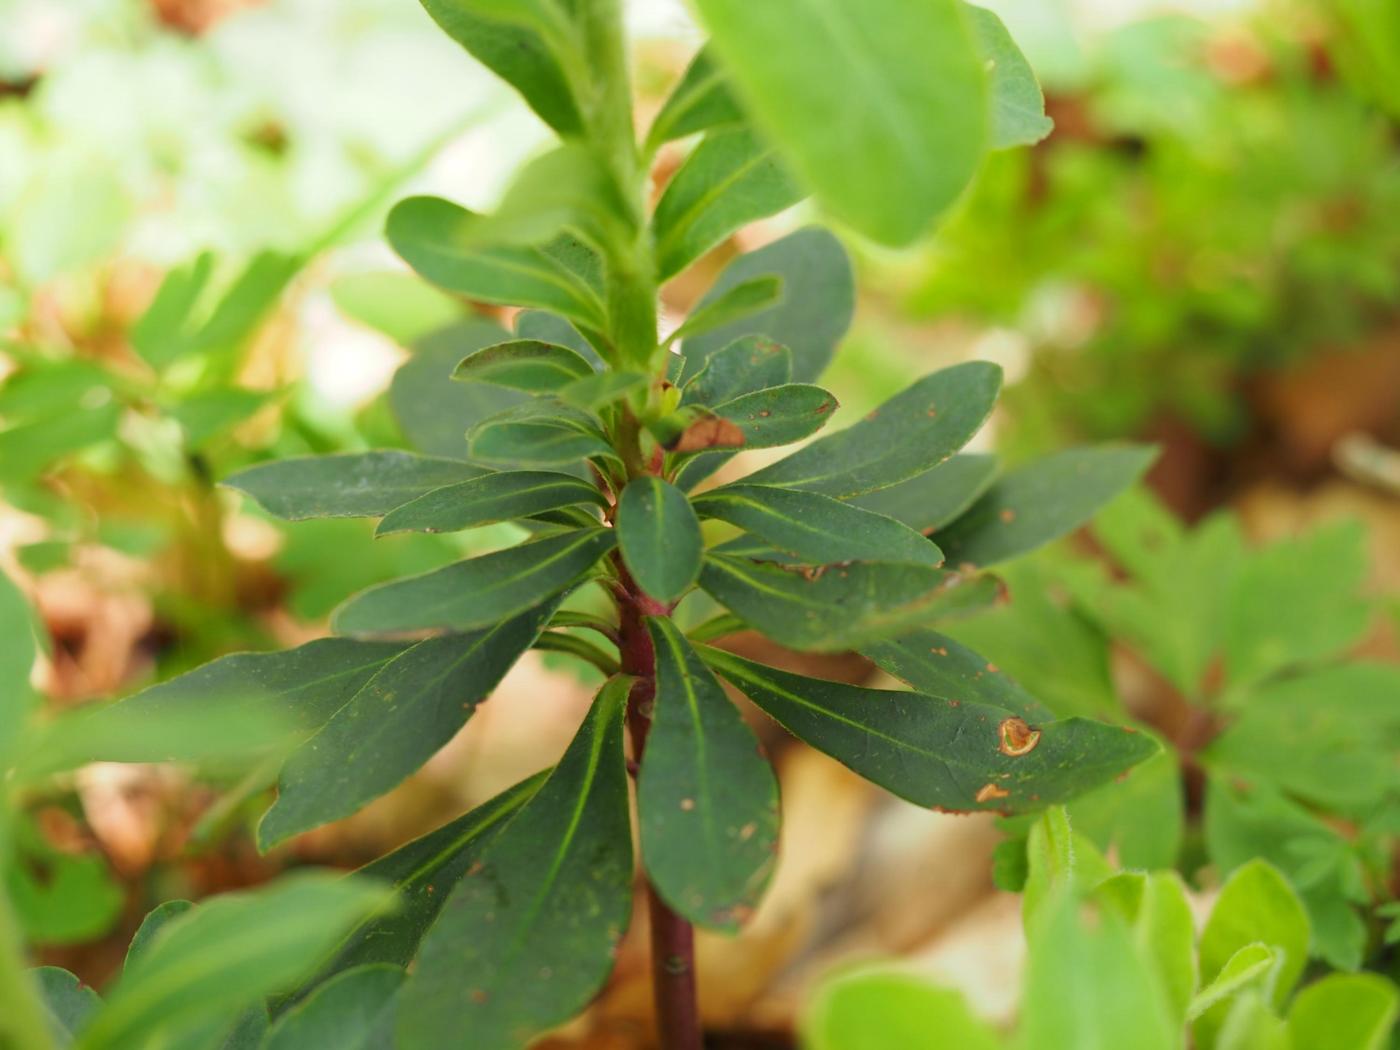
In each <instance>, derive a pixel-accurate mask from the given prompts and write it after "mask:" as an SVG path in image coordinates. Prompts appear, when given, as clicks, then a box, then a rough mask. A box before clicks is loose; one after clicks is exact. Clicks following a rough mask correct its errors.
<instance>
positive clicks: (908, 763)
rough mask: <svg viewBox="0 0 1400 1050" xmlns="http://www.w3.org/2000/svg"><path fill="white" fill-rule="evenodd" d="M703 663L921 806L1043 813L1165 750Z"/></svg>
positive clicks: (719, 656) (903, 696)
mask: <svg viewBox="0 0 1400 1050" xmlns="http://www.w3.org/2000/svg"><path fill="white" fill-rule="evenodd" d="M700 654H701V656H702V657H703V658H704V660H705V662H706V663H708V664H709V665H710V666H711V667H713V668H714V669H715V670H716V671H718V672H719V673H720V674H721V675H722V676H723V677H725V678H727V679H728V680H729V681H730V682H732V683H733V684H734V685H735V687H736V688H738V689H739V690H740V691H741V692H742V693H744V695H745V696H747V697H748V698H749V699H750V700H752V701H753V702H754V703H755V704H757V705H758V706H759V707H761V708H762V709H763V710H764V711H765V712H767V713H768V714H769V715H771V716H772V717H773V718H774V719H776V720H777V721H778V722H781V723H782V724H783V726H785V727H786V728H787V729H788V730H789V731H790V732H792V733H793V734H794V735H795V736H798V737H800V738H801V739H803V740H805V741H807V743H809V744H811V745H812V746H813V747H815V748H817V749H818V750H819V751H824V752H826V753H827V754H828V755H831V756H832V757H833V758H835V759H836V760H837V761H839V762H842V763H843V764H845V765H847V766H850V768H851V769H853V770H855V771H856V772H857V773H859V774H860V775H861V776H863V777H865V778H866V779H868V780H871V781H873V782H874V783H876V784H879V785H880V786H881V787H883V788H885V789H886V790H887V791H890V792H892V793H893V794H896V795H898V796H900V797H901V798H904V799H908V800H909V801H910V802H914V803H917V804H918V805H921V806H933V807H937V808H939V809H947V810H955V811H959V812H962V811H968V810H998V811H1003V812H1008V813H1012V812H1024V811H1027V810H1036V809H1040V808H1043V807H1044V806H1048V805H1052V804H1054V803H1056V802H1061V801H1064V800H1066V799H1069V798H1073V797H1074V796H1075V795H1078V794H1080V793H1082V792H1083V791H1085V790H1087V789H1088V788H1090V787H1094V786H1096V785H1098V784H1102V783H1105V782H1106V781H1108V780H1111V779H1112V778H1113V777H1115V776H1117V775H1118V774H1119V773H1122V772H1123V771H1124V770H1125V769H1128V768H1130V767H1132V766H1133V765H1135V764H1136V763H1138V762H1140V761H1142V760H1143V759H1144V758H1147V757H1148V756H1149V755H1151V754H1152V753H1153V752H1155V751H1156V749H1157V745H1156V744H1154V743H1153V742H1152V740H1151V739H1150V738H1148V737H1146V736H1144V735H1142V734H1140V733H1133V732H1130V731H1127V730H1124V729H1120V728H1117V727H1114V726H1106V725H1102V724H1100V723H1098V722H1091V721H1088V720H1087V719H1081V718H1068V719H1063V720H1061V721H1058V722H1047V723H1043V724H1037V725H1031V724H1028V723H1027V722H1026V721H1024V720H1023V719H1021V718H1020V717H1019V716H1016V715H1013V714H1012V713H1011V712H1009V711H1007V710H1005V709H1004V708H998V707H991V706H988V705H986V704H979V703H972V702H961V703H959V702H957V701H953V700H941V699H939V698H937V697H932V696H924V695H922V694H920V693H905V692H896V691H891V690H885V689H866V688H863V687H861V686H853V685H845V684H843V683H840V682H827V681H823V680H821V679H816V678H805V677H803V676H802V675H796V674H791V673H789V672H787V671H779V670H778V669H776V668H773V667H767V666H764V665H763V664H757V663H754V662H753V661H751V660H745V659H743V658H742V657H738V656H734V655H733V654H731V653H727V652H723V651H721V650H718V649H712V648H709V647H702V648H701V649H700Z"/></svg>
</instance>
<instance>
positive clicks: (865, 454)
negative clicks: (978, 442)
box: [747, 361, 1001, 557]
mask: <svg viewBox="0 0 1400 1050" xmlns="http://www.w3.org/2000/svg"><path fill="white" fill-rule="evenodd" d="M1000 389H1001V369H1000V368H999V367H997V366H996V365H994V364H990V363H988V362H986V361H969V362H967V363H966V364H961V365H954V366H953V367H952V368H945V369H943V370H942V371H939V372H934V373H933V374H932V375H928V376H925V377H924V378H923V379H921V380H919V381H918V382H917V383H915V384H914V385H913V386H911V387H910V388H909V389H907V390H905V391H904V392H902V393H900V394H896V395H895V396H894V397H892V398H890V399H889V400H888V401H886V402H885V403H884V404H882V405H881V406H880V407H879V408H877V409H875V411H874V412H872V413H870V415H868V416H866V417H865V418H864V419H863V420H861V421H860V422H859V423H856V424H855V425H853V426H850V427H847V428H846V429H845V430H842V431H839V432H837V433H835V434H829V435H827V436H826V437H824V438H822V439H820V440H819V441H814V442H812V443H811V444H810V445H806V446H804V447H803V448H800V449H798V450H797V451H796V452H794V453H793V454H792V455H790V456H788V457H787V458H786V459H780V460H779V461H778V462H777V463H774V464H772V465H771V466H768V467H764V468H763V469H762V470H758V471H755V472H754V473H753V474H750V475H749V477H748V479H747V480H749V481H751V482H754V483H757V484H763V485H782V486H785V487H787V488H798V489H807V490H809V491H811V492H821V493H823V494H825V495H827V496H835V497H836V498H837V499H849V498H851V497H853V496H861V495H864V494H865V493H867V492H875V491H877V490H878V489H884V488H889V487H890V486H891V485H897V484H899V483H900V482H901V481H908V480H909V479H910V478H913V477H917V476H918V475H920V474H923V473H924V472H925V471H928V470H931V469H932V468H934V467H936V466H938V465H939V464H940V463H942V462H943V461H944V460H946V459H947V458H948V457H949V456H951V455H952V454H953V453H954V452H956V451H957V450H958V449H960V448H962V446H963V445H965V444H967V442H968V440H969V439H970V438H971V437H972V436H973V435H974V434H976V433H977V431H978V430H980V429H981V427H982V424H983V423H984V422H986V419H987V416H988V415H989V414H990V412H991V410H992V405H993V404H994V403H995V401H996V397H997V392H998V391H999V390H1000ZM942 544H943V540H942V537H941V536H940V537H939V545H940V546H942ZM944 553H948V554H949V556H950V557H951V553H950V552H948V551H947V549H946V548H945V549H944Z"/></svg>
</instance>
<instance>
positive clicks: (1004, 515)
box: [1000, 507, 1016, 525]
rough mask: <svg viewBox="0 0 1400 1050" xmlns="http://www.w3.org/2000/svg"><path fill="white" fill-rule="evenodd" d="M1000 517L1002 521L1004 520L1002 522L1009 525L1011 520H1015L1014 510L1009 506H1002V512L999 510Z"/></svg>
mask: <svg viewBox="0 0 1400 1050" xmlns="http://www.w3.org/2000/svg"><path fill="white" fill-rule="evenodd" d="M1000 517H1001V520H1002V521H1004V522H1006V524H1008V525H1010V524H1011V523H1012V522H1013V521H1015V520H1016V512H1015V511H1014V510H1012V509H1011V508H1010V507H1004V508H1002V512H1001V515H1000Z"/></svg>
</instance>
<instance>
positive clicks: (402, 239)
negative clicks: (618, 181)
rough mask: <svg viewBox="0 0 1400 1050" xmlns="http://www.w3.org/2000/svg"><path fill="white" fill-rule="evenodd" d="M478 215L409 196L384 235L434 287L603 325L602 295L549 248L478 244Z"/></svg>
mask: <svg viewBox="0 0 1400 1050" xmlns="http://www.w3.org/2000/svg"><path fill="white" fill-rule="evenodd" d="M477 221H479V220H478V217H477V216H475V215H473V214H472V213H471V212H469V211H467V210H466V209H465V208H461V207H459V206H457V205H455V204H452V203H450V202H448V201H445V200H442V199H440V198H437V197H410V198H408V199H407V200H405V201H400V202H399V203H398V204H397V205H396V206H395V207H394V210H393V211H391V212H390V213H389V220H388V225H387V227H386V229H385V233H386V235H387V236H388V238H389V243H390V244H391V245H393V248H394V250H395V251H396V252H398V253H399V255H401V256H402V257H403V259H404V261H405V262H407V263H408V264H409V265H410V266H412V267H413V268H414V269H415V270H417V271H418V272H419V273H420V274H422V275H423V276H424V277H426V278H427V279H428V280H430V281H432V282H433V283H434V284H436V285H439V286H441V287H443V288H446V289H447V290H448V291H450V292H457V293H459V294H461V295H466V296H469V297H471V298H473V299H483V300H485V301H486V302H491V303H501V304H505V305H515V306H534V307H539V308H541V309H544V310H553V311H555V312H556V313H559V314H563V315H564V316H565V317H567V318H569V319H570V320H572V321H578V322H580V323H581V324H584V325H587V326H588V327H591V328H601V327H602V326H603V305H602V301H601V300H600V299H599V297H598V294H597V292H596V291H595V290H594V289H593V288H592V287H590V286H589V284H588V283H587V282H586V281H584V280H583V279H582V278H581V277H579V275H578V274H577V273H576V272H574V270H572V269H571V268H570V267H569V266H567V265H565V263H564V262H562V261H561V260H560V259H559V258H557V257H556V256H554V255H552V254H551V253H550V252H549V251H548V250H547V249H546V248H541V247H529V246H519V245H516V246H502V247H495V248H481V247H478V246H476V245H475V243H474V239H475V237H476V231H475V230H474V229H473V225H474V224H475V223H476V222H477Z"/></svg>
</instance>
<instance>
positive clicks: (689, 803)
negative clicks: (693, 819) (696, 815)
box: [681, 798, 695, 813]
mask: <svg viewBox="0 0 1400 1050" xmlns="http://www.w3.org/2000/svg"><path fill="white" fill-rule="evenodd" d="M694 808H695V800H694V799H693V798H683V799H681V809H683V810H685V811H686V812H687V813H689V812H690V811H691V810H692V809H694Z"/></svg>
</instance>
